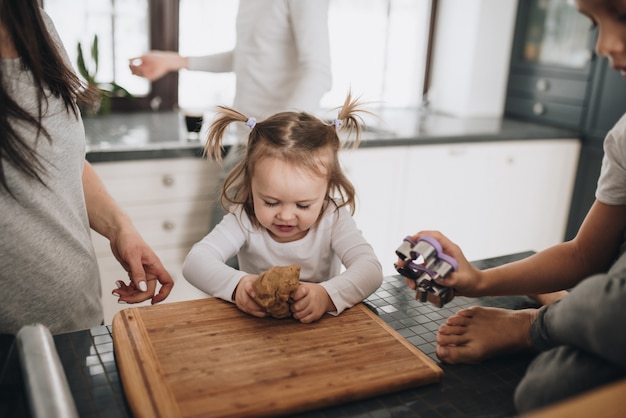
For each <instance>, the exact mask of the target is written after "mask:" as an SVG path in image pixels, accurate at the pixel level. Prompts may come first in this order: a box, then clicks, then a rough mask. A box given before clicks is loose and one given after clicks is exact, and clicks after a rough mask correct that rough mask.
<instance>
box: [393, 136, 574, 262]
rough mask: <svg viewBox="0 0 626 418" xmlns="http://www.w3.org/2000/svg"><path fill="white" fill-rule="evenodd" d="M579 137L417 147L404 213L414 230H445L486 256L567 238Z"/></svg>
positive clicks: (473, 254) (469, 253)
mask: <svg viewBox="0 0 626 418" xmlns="http://www.w3.org/2000/svg"><path fill="white" fill-rule="evenodd" d="M579 147H580V145H579V141H578V140H556V141H548V140H542V141H512V142H508V141H507V142H501V143H473V144H459V145H445V146H444V145H440V146H432V147H425V146H424V147H413V148H412V149H411V152H410V161H411V162H410V163H409V165H408V167H409V169H408V175H407V177H408V178H410V179H412V188H413V189H414V190H415V189H417V190H418V192H416V193H411V194H405V196H406V197H407V201H406V203H405V205H404V208H405V210H406V211H405V212H404V213H403V214H402V215H401V218H402V219H403V220H404V221H405V222H406V224H408V223H410V225H411V226H410V228H409V229H410V230H412V232H417V231H419V230H432V229H434V230H439V231H441V232H442V233H444V234H445V235H446V236H448V238H450V239H451V240H453V241H454V242H456V243H457V244H458V245H459V246H460V247H461V248H462V249H463V252H464V254H465V256H466V257H467V258H468V259H470V260H473V259H481V258H488V257H495V256H500V255H503V254H509V253H513V252H519V251H526V250H541V249H543V248H546V247H548V246H550V245H553V244H556V243H558V242H561V241H562V240H563V237H564V232H565V223H566V219H567V212H568V209H569V204H570V200H571V193H572V188H573V182H574V176H575V170H576V163H577V159H578V152H579Z"/></svg>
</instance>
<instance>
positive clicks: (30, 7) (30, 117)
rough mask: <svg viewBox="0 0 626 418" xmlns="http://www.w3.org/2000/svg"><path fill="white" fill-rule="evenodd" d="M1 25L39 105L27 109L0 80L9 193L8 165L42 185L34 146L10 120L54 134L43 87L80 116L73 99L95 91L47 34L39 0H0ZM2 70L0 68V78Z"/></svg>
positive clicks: (1, 157)
mask: <svg viewBox="0 0 626 418" xmlns="http://www.w3.org/2000/svg"><path fill="white" fill-rule="evenodd" d="M0 26H1V27H3V28H4V31H3V33H0V35H2V34H3V35H4V36H7V37H9V41H10V42H11V43H12V44H13V45H14V47H15V50H16V52H17V55H18V56H19V57H20V58H21V61H22V65H23V66H24V69H25V70H29V71H30V72H31V74H32V78H33V82H34V84H35V86H36V87H37V91H38V96H39V97H38V99H39V100H38V103H39V105H38V110H37V113H36V114H31V113H29V112H28V111H27V110H26V109H24V108H22V107H21V106H20V105H19V104H18V103H16V102H15V100H13V99H12V98H11V96H10V95H9V94H8V92H7V91H6V87H5V85H4V83H0V184H1V186H2V187H1V189H4V190H5V191H6V192H8V193H9V194H10V195H12V196H13V193H12V192H11V190H9V186H8V183H7V180H6V177H5V167H6V164H10V165H13V166H14V167H16V168H17V169H18V170H19V171H21V172H22V173H24V174H25V175H27V176H29V177H31V178H34V179H37V180H38V181H39V182H41V183H42V184H45V182H44V180H43V178H42V175H43V174H44V168H43V164H42V162H41V161H40V160H39V157H38V155H37V151H36V150H35V149H33V148H31V146H30V145H29V144H28V142H27V141H25V140H24V138H21V137H20V136H19V134H18V132H17V131H16V130H15V129H14V128H13V126H12V125H11V123H10V122H9V121H10V120H14V121H20V122H22V123H23V124H26V125H30V126H33V127H34V128H35V129H36V132H37V136H39V135H43V136H44V137H45V138H46V139H47V140H48V141H52V138H51V137H50V135H49V134H48V132H47V131H46V129H45V128H44V126H43V124H42V117H43V110H42V109H45V107H46V106H45V104H46V102H47V97H46V95H45V94H44V88H47V89H48V90H49V91H50V92H51V93H52V94H53V95H54V96H56V97H59V98H61V99H62V100H63V102H64V103H65V107H66V110H67V111H68V112H73V113H74V115H75V116H76V117H78V112H79V110H78V108H77V107H76V100H78V101H81V102H84V103H88V104H94V103H96V102H97V100H98V95H97V91H96V90H94V89H93V88H91V87H89V86H87V85H85V83H83V82H82V81H81V80H80V79H79V78H78V76H77V75H76V74H75V73H74V71H73V70H72V69H71V67H69V66H68V64H67V63H66V62H65V61H64V59H63V57H62V55H61V53H60V52H59V50H58V48H57V46H56V44H55V43H54V41H53V40H52V38H51V36H50V35H49V33H48V31H47V29H46V25H45V23H44V20H43V16H42V14H41V10H40V8H39V5H38V1H37V0H17V1H16V0H0ZM5 76H6V75H5V74H3V73H2V67H0V79H4V77H5Z"/></svg>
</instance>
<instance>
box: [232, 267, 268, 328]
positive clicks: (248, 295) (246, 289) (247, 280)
mask: <svg viewBox="0 0 626 418" xmlns="http://www.w3.org/2000/svg"><path fill="white" fill-rule="evenodd" d="M257 277H259V276H258V275H256V274H248V275H247V276H243V277H242V278H241V279H240V280H239V284H238V285H237V287H236V288H235V292H234V296H235V298H234V299H235V304H236V305H237V307H238V308H239V309H240V310H242V311H243V312H245V313H248V314H250V315H252V316H256V317H258V318H262V317H264V316H267V312H265V310H263V308H261V307H260V306H259V305H258V304H257V303H256V302H255V301H254V299H252V296H254V291H253V290H252V283H253V282H254V281H255V280H256V279H257Z"/></svg>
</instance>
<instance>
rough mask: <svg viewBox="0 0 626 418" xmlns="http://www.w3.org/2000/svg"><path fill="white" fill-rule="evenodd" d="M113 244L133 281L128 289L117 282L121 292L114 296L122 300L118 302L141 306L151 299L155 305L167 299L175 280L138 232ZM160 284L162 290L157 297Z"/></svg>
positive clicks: (128, 233)
mask: <svg viewBox="0 0 626 418" xmlns="http://www.w3.org/2000/svg"><path fill="white" fill-rule="evenodd" d="M110 243H111V251H112V252H113V255H114V256H115V258H116V259H117V261H119V263H120V264H121V265H122V267H123V268H124V270H126V271H127V272H128V277H129V278H130V283H129V284H128V285H126V284H125V283H124V282H123V281H121V280H118V281H117V282H116V284H117V289H115V290H113V292H112V293H113V295H116V296H118V297H119V300H118V302H125V303H139V302H143V301H145V300H148V299H151V303H152V304H155V303H159V302H161V301H163V300H164V299H165V298H167V296H168V295H169V294H170V292H171V291H172V288H173V287H174V280H173V279H172V277H171V276H170V274H169V273H168V272H167V270H166V269H165V267H163V264H161V260H159V257H157V255H156V254H155V253H154V251H152V249H151V248H150V247H149V246H148V244H146V242H145V241H144V240H143V239H142V238H141V236H140V235H139V233H138V232H137V231H136V230H135V229H134V228H129V229H128V230H126V231H123V232H121V233H119V234H117V235H115V237H113V238H112V240H111V241H110ZM157 282H158V283H160V284H161V288H160V289H159V292H158V293H157V294H156V295H155V294H154V293H155V291H156V286H157Z"/></svg>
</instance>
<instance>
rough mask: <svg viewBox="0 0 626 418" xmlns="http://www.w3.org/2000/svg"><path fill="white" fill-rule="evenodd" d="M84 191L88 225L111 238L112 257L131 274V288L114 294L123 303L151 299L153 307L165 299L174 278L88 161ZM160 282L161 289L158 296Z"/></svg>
mask: <svg viewBox="0 0 626 418" xmlns="http://www.w3.org/2000/svg"><path fill="white" fill-rule="evenodd" d="M83 191H84V194H85V203H86V205H87V215H88V217H89V225H90V226H91V228H92V229H93V230H94V231H96V232H98V233H99V234H101V235H103V236H104V237H106V238H108V240H109V242H110V244H111V251H112V252H113V255H114V256H115V258H116V259H117V260H118V261H119V262H120V264H121V265H122V267H123V268H124V270H126V271H127V272H128V273H129V277H130V279H131V283H130V285H129V286H125V285H123V286H121V288H120V289H117V290H115V291H114V292H116V293H117V294H118V295H119V296H120V301H123V302H128V303H138V302H143V301H145V300H148V299H152V303H153V304H154V303H158V302H161V301H162V300H164V299H165V298H166V297H167V296H168V295H169V294H170V292H171V290H172V287H173V286H174V281H173V279H172V277H171V276H170V274H169V273H168V272H167V270H165V268H164V267H163V265H162V264H161V260H159V258H158V257H157V255H156V254H155V253H154V252H153V251H152V249H151V248H150V247H149V246H148V244H146V242H145V241H144V240H143V238H142V237H141V235H140V234H139V232H138V231H137V229H136V228H135V226H134V225H133V223H132V221H131V220H130V218H129V217H128V215H127V214H126V213H125V212H124V211H123V210H122V208H121V207H120V206H119V205H118V204H117V203H116V202H115V200H113V198H112V197H111V195H110V194H109V193H108V192H107V190H106V188H105V187H104V184H103V183H102V181H101V180H100V178H99V177H98V175H97V174H96V172H95V171H94V169H93V167H92V166H91V164H89V163H88V162H87V161H85V164H84V168H83ZM157 281H158V282H159V283H160V284H161V288H160V289H159V292H158V294H156V295H155V294H154V292H155V290H156V282H157Z"/></svg>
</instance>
